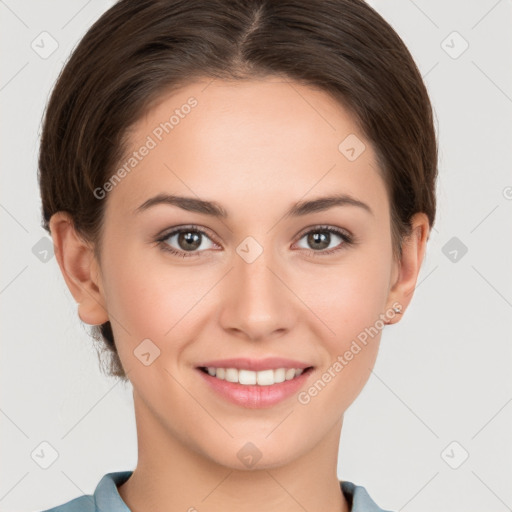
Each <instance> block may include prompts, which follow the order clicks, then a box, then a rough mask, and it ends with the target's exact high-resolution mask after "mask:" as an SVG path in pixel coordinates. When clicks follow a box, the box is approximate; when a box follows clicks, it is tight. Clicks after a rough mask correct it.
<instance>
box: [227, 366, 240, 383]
mask: <svg viewBox="0 0 512 512" xmlns="http://www.w3.org/2000/svg"><path fill="white" fill-rule="evenodd" d="M224 378H225V379H226V380H227V381H228V382H238V370H237V369H236V368H226V376H225V377H224Z"/></svg>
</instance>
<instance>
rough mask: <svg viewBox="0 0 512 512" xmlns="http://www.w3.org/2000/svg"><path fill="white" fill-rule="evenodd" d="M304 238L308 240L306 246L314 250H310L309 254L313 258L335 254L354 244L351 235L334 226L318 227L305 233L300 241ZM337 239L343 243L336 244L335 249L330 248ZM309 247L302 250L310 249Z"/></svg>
mask: <svg viewBox="0 0 512 512" xmlns="http://www.w3.org/2000/svg"><path fill="white" fill-rule="evenodd" d="M333 235H334V240H333ZM304 238H305V239H306V244H308V246H309V247H312V248H313V249H314V250H308V253H309V254H310V255H313V256H317V255H319V256H324V255H328V254H333V253H335V252H338V251H340V250H343V249H344V247H345V246H347V245H352V244H353V237H352V236H351V235H350V234H349V233H347V232H346V231H343V230H341V229H338V228H334V227H332V226H317V227H315V228H314V229H310V230H309V231H307V232H306V233H304V234H303V235H302V236H301V238H300V240H302V239H304ZM336 238H338V239H341V242H338V244H335V245H334V246H333V247H331V248H329V246H331V243H332V242H333V241H334V242H335V241H336ZM309 247H302V248H305V249H309ZM325 249H327V250H325Z"/></svg>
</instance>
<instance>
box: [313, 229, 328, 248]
mask: <svg viewBox="0 0 512 512" xmlns="http://www.w3.org/2000/svg"><path fill="white" fill-rule="evenodd" d="M319 233H321V234H320V235H319ZM329 237H330V233H329V232H326V231H320V232H317V233H313V234H310V235H309V236H308V242H309V243H311V245H313V246H314V245H315V244H316V245H317V247H316V248H317V249H325V248H326V247H329V240H328V239H329ZM318 244H320V246H318Z"/></svg>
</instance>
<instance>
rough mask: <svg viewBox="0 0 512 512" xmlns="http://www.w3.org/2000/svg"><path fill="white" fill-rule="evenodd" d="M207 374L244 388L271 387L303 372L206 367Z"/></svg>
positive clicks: (283, 369)
mask: <svg viewBox="0 0 512 512" xmlns="http://www.w3.org/2000/svg"><path fill="white" fill-rule="evenodd" d="M207 371H208V374H209V375H211V376H212V377H217V379H221V380H227V381H228V382H237V383H239V384H243V385H245V386H254V385H255V384H257V385H258V386H272V385H273V384H278V383H280V382H284V381H285V380H292V379H293V378H295V377H298V376H299V375H301V374H302V373H303V372H304V369H303V368H276V369H275V370H261V371H259V372H254V371H252V370H237V369H236V368H214V367H213V366H208V368H207Z"/></svg>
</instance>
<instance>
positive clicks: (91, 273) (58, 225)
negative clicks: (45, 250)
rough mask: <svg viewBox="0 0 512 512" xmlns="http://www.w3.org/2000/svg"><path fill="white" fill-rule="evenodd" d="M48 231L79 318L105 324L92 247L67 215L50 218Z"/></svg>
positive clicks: (104, 307)
mask: <svg viewBox="0 0 512 512" xmlns="http://www.w3.org/2000/svg"><path fill="white" fill-rule="evenodd" d="M50 231H51V235H52V239H53V244H54V247H55V257H56V259H57V262H58V264H59V267H60V270H61V272H62V275H63V277H64V280H65V281H66V284H67V286H68V288H69V291H70V292H71V294H72V295H73V298H74V299H75V301H76V302H77V303H78V304H79V306H78V314H79V316H80V319H81V320H82V321H83V322H85V323H86V324H89V325H100V324H102V323H104V322H107V321H108V319H109V318H108V314H107V310H106V303H105V299H104V294H103V291H102V288H101V280H100V274H99V267H98V265H97V262H96V260H95V257H94V252H93V248H92V247H91V246H90V244H88V243H87V242H86V241H85V240H84V239H83V238H82V237H81V236H80V235H79V234H78V233H77V232H76V230H75V227H74V223H73V219H72V218H71V216H70V215H69V213H67V212H57V213H55V214H54V215H52V217H51V219H50Z"/></svg>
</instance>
